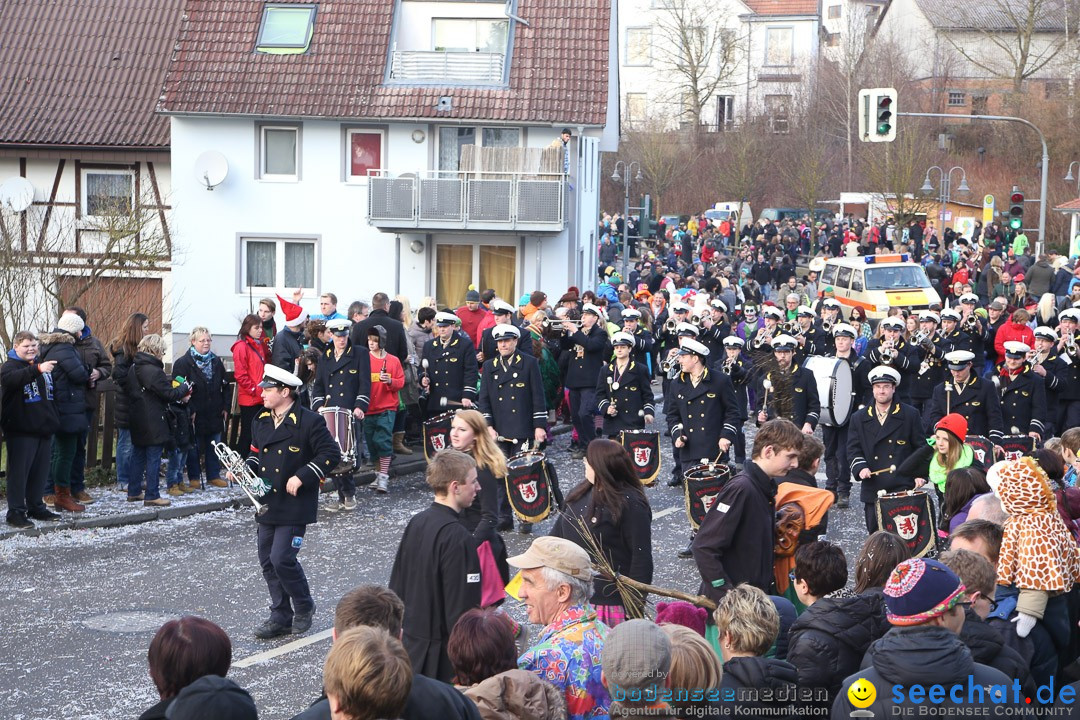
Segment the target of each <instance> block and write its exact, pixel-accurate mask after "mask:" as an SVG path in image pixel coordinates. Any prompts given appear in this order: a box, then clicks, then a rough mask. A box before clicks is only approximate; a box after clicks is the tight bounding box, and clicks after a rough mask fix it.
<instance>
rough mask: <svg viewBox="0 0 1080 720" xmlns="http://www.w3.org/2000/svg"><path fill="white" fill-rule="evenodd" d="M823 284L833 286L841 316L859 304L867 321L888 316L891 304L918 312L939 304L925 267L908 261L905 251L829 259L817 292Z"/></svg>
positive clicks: (822, 288) (822, 287)
mask: <svg viewBox="0 0 1080 720" xmlns="http://www.w3.org/2000/svg"><path fill="white" fill-rule="evenodd" d="M826 287H831V288H833V291H834V294H835V297H836V299H837V300H838V301H840V304H841V305H842V306H843V309H844V317H848V316H849V315H850V314H851V309H852V308H856V307H861V308H863V309H864V310H866V317H867V319H868V320H874V321H877V320H881V319H882V318H884V317H886V316H888V314H889V308H892V307H906V308H911V309H912V310H915V311H919V310H925V309H927V308H928V307H929V306H931V305H935V304H940V303H941V298H940V297H939V296H938V294H937V291H935V290H934V288H933V287H932V286H931V285H930V278H928V277H927V276H926V270H924V269H923V267H922V265H919V264H918V263H914V262H911V258H910V257H909V256H908V254H907V253H903V254H900V253H896V254H887V255H864V256H858V257H842V258H829V259H828V260H827V261H826V262H825V269H824V271H823V272H822V273H821V279H820V280H818V291H819V292H821V291H823V290H824V289H825V288H826ZM875 324H876V323H875Z"/></svg>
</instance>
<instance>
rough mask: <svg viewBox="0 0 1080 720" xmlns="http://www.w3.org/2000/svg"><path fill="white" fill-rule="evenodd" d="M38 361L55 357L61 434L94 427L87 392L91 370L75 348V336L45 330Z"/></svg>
mask: <svg viewBox="0 0 1080 720" xmlns="http://www.w3.org/2000/svg"><path fill="white" fill-rule="evenodd" d="M38 340H39V341H40V342H41V355H40V356H39V357H38V362H45V361H46V360H55V361H56V367H55V368H53V371H52V379H53V397H54V398H55V399H56V410H57V412H58V413H59V414H60V427H59V429H58V430H57V432H60V433H81V432H83V431H85V430H87V429H88V428H89V427H90V421H89V420H87V418H86V391H87V389H88V388H89V382H90V370H89V369H88V368H87V367H86V365H85V364H84V363H83V361H82V358H81V357H79V351H78V350H76V349H75V337H74V336H73V335H71V334H70V333H66V332H64V331H63V330H53V331H52V332H49V333H42V334H41V337H40V338H38Z"/></svg>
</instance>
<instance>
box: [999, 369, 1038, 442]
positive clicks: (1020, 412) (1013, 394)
mask: <svg viewBox="0 0 1080 720" xmlns="http://www.w3.org/2000/svg"><path fill="white" fill-rule="evenodd" d="M996 371H997V370H996V369H995V372H996ZM998 383H1000V389H999V391H998V392H1000V393H1001V420H1002V424H1001V428H1002V431H1003V432H1004V433H1005V434H1006V435H1027V434H1028V433H1029V432H1035V433H1039V435H1040V436H1041V437H1044V438H1045V437H1048V436H1047V434H1046V424H1049V423H1050V422H1052V420H1051V419H1050V415H1049V414H1048V412H1047V409H1046V383H1045V381H1044V380H1043V378H1041V377H1039V376H1038V375H1036V374H1035V373H1033V372H1031V370H1030V368H1028V367H1025V368H1024V371H1023V372H1022V373H1020V374H1019V375H1016V376H1014V377H1013V378H1012V379H1010V380H1009V381H1008V382H1005V378H1003V377H1001V376H1000V375H999V376H998ZM1044 423H1046V424H1044ZM1014 427H1015V428H1016V431H1015V432H1013V428H1014Z"/></svg>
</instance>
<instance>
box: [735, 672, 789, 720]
mask: <svg viewBox="0 0 1080 720" xmlns="http://www.w3.org/2000/svg"><path fill="white" fill-rule="evenodd" d="M797 682H798V673H797V671H796V670H795V666H794V665H792V664H791V663H789V662H786V661H784V660H776V659H774V658H764V657H737V658H731V659H730V660H728V661H727V662H726V663H724V676H723V678H722V679H721V681H720V688H721V697H722V699H723V700H724V702H725V705H727V704H728V703H730V705H729V707H731V708H732V709H733V714H734V715H738V714H740V713H745V714H746V715H747V716H751V715H754V714H758V713H761V716H762V717H764V716H765V715H764V714H763V713H764V712H768V711H771V712H769V715H768V717H770V718H789V717H790V718H794V717H798V714H797V711H796V706H795V704H794V703H792V700H793V699H794V697H795V692H796V684H797ZM762 691H771V692H772V693H773V698H775V699H766V698H763V697H762ZM766 708H767V709H768V710H765V709H766Z"/></svg>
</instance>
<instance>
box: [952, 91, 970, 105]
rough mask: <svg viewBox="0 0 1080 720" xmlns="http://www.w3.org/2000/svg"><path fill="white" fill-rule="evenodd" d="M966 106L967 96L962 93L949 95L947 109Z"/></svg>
mask: <svg viewBox="0 0 1080 720" xmlns="http://www.w3.org/2000/svg"><path fill="white" fill-rule="evenodd" d="M966 104H967V96H966V95H965V94H964V93H962V92H950V93H949V107H964V105H966Z"/></svg>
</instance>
